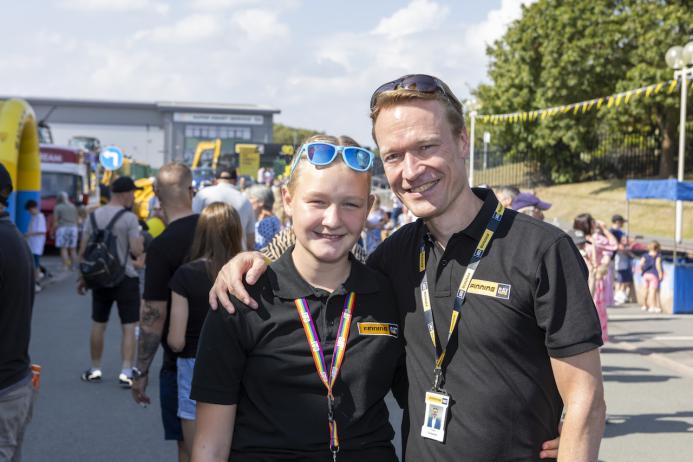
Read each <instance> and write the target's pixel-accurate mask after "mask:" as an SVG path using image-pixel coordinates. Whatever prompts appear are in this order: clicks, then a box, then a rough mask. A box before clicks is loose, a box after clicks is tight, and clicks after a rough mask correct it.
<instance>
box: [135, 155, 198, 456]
mask: <svg viewBox="0 0 693 462" xmlns="http://www.w3.org/2000/svg"><path fill="white" fill-rule="evenodd" d="M192 192H193V191H192V173H191V171H190V168H188V167H187V166H186V165H184V164H181V163H175V162H174V163H170V164H166V165H164V166H163V167H161V169H159V173H158V174H157V178H156V194H157V197H158V198H159V201H160V202H161V207H162V209H163V210H164V214H165V216H166V222H167V223H168V225H167V227H166V229H165V230H164V231H163V232H162V233H161V234H160V235H159V236H157V237H156V238H155V239H154V240H153V241H152V242H151V244H150V245H149V248H148V249H147V258H146V262H145V264H146V268H145V278H144V294H143V295H142V307H141V310H140V312H141V314H140V336H139V339H138V347H137V369H136V371H135V377H134V379H135V380H134V382H133V385H132V394H133V398H134V399H135V401H136V402H138V403H140V404H143V405H146V404H149V402H150V399H149V397H148V396H147V394H146V388H147V383H148V374H149V366H150V365H151V363H152V360H153V359H154V355H155V354H156V351H157V350H158V348H159V344H160V343H161V346H162V347H163V349H164V361H163V364H162V366H161V371H160V372H159V399H160V403H161V418H162V421H163V424H164V438H165V439H166V440H174V441H177V442H178V455H179V461H187V460H188V458H189V454H187V453H186V451H185V446H184V445H183V431H182V429H181V426H180V420H179V419H178V415H177V412H178V386H177V381H176V355H175V353H173V351H172V350H171V348H170V347H169V346H168V343H167V342H166V337H167V336H168V320H169V312H170V310H171V290H170V289H169V287H168V283H169V281H170V280H171V277H173V274H174V273H175V272H176V270H177V269H178V268H179V267H180V266H181V265H182V264H183V262H184V260H185V257H186V256H187V255H188V252H189V251H190V246H191V245H192V241H193V237H194V235H195V226H197V219H198V217H199V215H197V214H195V213H193V211H192Z"/></svg>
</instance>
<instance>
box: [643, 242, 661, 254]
mask: <svg viewBox="0 0 693 462" xmlns="http://www.w3.org/2000/svg"><path fill="white" fill-rule="evenodd" d="M661 249H662V246H661V244H660V243H659V241H652V242H650V243H649V244H647V250H649V251H650V252H659V251H660V250H661Z"/></svg>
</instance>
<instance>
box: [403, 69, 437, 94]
mask: <svg viewBox="0 0 693 462" xmlns="http://www.w3.org/2000/svg"><path fill="white" fill-rule="evenodd" d="M401 87H402V88H404V89H405V90H415V91H420V92H422V93H433V92H435V91H437V90H439V88H438V83H437V82H436V81H435V79H434V78H433V77H431V76H430V75H423V74H418V75H410V76H407V77H404V78H403V79H402V84H401Z"/></svg>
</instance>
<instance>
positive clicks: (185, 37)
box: [134, 14, 222, 44]
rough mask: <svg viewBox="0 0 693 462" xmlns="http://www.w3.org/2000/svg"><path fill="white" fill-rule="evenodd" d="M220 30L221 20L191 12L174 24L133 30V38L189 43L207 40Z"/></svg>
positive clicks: (159, 41)
mask: <svg viewBox="0 0 693 462" xmlns="http://www.w3.org/2000/svg"><path fill="white" fill-rule="evenodd" d="M221 31H222V24H221V20H220V19H219V17H217V16H213V15H208V14H193V15H190V16H188V17H186V18H183V19H181V20H179V21H178V22H176V23H175V24H172V25H169V26H160V27H155V28H153V29H147V30H141V31H139V32H135V34H134V38H135V40H151V41H154V42H158V43H180V44H189V43H192V42H199V41H203V40H207V39H210V38H213V37H216V36H218V35H219V33H220V32H221Z"/></svg>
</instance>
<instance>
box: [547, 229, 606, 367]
mask: <svg viewBox="0 0 693 462" xmlns="http://www.w3.org/2000/svg"><path fill="white" fill-rule="evenodd" d="M587 276H588V273H587V267H586V266H585V263H584V261H583V259H582V257H581V256H580V254H579V252H578V250H577V248H576V247H575V245H574V244H573V243H572V241H571V240H570V238H569V237H568V236H561V237H560V238H558V239H557V240H556V241H555V242H553V243H552V244H551V245H550V246H549V247H548V249H547V250H546V251H545V252H544V254H543V256H542V259H541V261H540V262H539V267H538V268H537V272H536V290H535V298H534V312H535V315H536V318H537V323H538V324H539V326H540V327H541V328H542V329H544V331H545V332H546V339H545V343H546V348H547V350H548V352H549V355H550V356H552V357H555V358H563V357H568V356H574V355H578V354H580V353H584V352H587V351H590V350H593V349H595V348H598V347H600V346H601V345H602V344H603V342H602V339H601V327H600V325H599V318H598V316H597V310H596V308H595V306H594V302H593V301H592V295H591V294H590V291H589V287H588V284H587Z"/></svg>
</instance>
